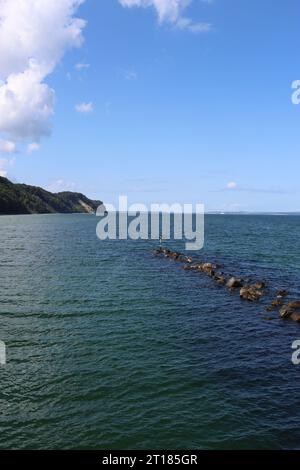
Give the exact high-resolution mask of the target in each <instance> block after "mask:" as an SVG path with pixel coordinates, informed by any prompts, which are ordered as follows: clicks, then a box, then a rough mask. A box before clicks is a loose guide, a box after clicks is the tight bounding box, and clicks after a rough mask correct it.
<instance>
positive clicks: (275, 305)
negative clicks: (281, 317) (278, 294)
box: [271, 299, 283, 307]
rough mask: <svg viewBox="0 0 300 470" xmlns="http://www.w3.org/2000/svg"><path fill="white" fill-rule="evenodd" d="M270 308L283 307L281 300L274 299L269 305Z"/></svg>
mask: <svg viewBox="0 0 300 470" xmlns="http://www.w3.org/2000/svg"><path fill="white" fill-rule="evenodd" d="M271 305H272V307H281V305H283V301H282V300H281V299H275V300H273V302H272V303H271Z"/></svg>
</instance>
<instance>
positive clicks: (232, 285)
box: [226, 277, 243, 289]
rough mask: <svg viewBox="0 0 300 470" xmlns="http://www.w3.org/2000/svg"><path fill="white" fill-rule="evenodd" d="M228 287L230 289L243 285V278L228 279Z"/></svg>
mask: <svg viewBox="0 0 300 470" xmlns="http://www.w3.org/2000/svg"><path fill="white" fill-rule="evenodd" d="M226 287H228V289H237V288H238V287H243V281H242V279H237V278H235V277H231V278H230V279H229V281H227V283H226Z"/></svg>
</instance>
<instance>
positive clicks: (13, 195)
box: [0, 177, 102, 215]
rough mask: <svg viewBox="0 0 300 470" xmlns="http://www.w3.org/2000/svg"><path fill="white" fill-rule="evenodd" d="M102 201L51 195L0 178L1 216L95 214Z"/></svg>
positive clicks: (77, 195)
mask: <svg viewBox="0 0 300 470" xmlns="http://www.w3.org/2000/svg"><path fill="white" fill-rule="evenodd" d="M100 204H102V202H101V201H93V200H91V199H88V198H87V197H86V196H84V195H83V194H80V193H72V192H62V193H56V194H54V193H50V192H49V191H46V190H45V189H42V188H39V187H35V186H28V185H26V184H14V183H12V182H11V181H9V180H8V179H7V178H2V177H0V215H4V214H6V215H8V214H49V213H56V212H58V213H62V214H67V213H71V212H82V213H89V212H95V211H96V209H97V207H98V206H99V205H100Z"/></svg>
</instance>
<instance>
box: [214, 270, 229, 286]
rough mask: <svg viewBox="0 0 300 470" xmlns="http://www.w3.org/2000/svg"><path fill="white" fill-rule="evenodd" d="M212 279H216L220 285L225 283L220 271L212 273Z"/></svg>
mask: <svg viewBox="0 0 300 470" xmlns="http://www.w3.org/2000/svg"><path fill="white" fill-rule="evenodd" d="M214 280H215V281H217V283H218V284H220V285H222V286H224V284H226V279H225V277H224V276H223V274H221V273H216V274H215V275H214Z"/></svg>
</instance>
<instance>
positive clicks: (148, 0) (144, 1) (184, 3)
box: [119, 0, 211, 33]
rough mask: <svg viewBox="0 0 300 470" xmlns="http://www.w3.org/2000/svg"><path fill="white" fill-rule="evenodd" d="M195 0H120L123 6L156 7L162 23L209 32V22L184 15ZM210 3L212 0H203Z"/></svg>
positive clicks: (194, 31)
mask: <svg viewBox="0 0 300 470" xmlns="http://www.w3.org/2000/svg"><path fill="white" fill-rule="evenodd" d="M192 1H193V0H119V3H120V4H121V5H122V6H123V7H129V8H130V7H144V8H147V7H154V8H155V10H156V12H157V15H158V19H159V22H160V23H163V22H168V23H173V24H174V25H175V26H176V27H178V28H179V29H181V30H187V31H190V32H193V33H201V32H207V31H209V30H210V29H211V25H210V24H209V23H197V22H194V21H193V20H192V19H190V18H187V17H185V16H183V11H184V10H185V9H186V8H187V7H188V6H189V5H190V4H191V3H192ZM202 1H204V2H205V3H210V0H202Z"/></svg>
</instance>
